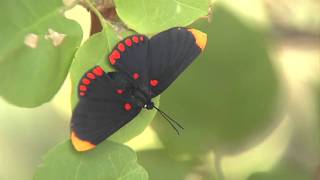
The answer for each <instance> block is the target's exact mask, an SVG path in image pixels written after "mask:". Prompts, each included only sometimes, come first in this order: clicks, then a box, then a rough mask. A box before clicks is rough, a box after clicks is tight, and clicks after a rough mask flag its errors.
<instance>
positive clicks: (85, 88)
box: [79, 85, 88, 91]
mask: <svg viewBox="0 0 320 180" xmlns="http://www.w3.org/2000/svg"><path fill="white" fill-rule="evenodd" d="M79 89H80V91H86V90H88V88H87V86H85V85H81V86H80V87H79Z"/></svg>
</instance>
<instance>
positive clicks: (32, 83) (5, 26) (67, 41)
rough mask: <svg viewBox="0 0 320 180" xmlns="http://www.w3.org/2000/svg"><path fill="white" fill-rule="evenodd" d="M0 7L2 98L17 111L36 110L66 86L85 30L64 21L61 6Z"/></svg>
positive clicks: (26, 0)
mask: <svg viewBox="0 0 320 180" xmlns="http://www.w3.org/2000/svg"><path fill="white" fill-rule="evenodd" d="M0 6H1V16H0V28H1V30H0V32H1V41H0V95H1V96H3V97H4V98H5V99H6V100H7V101H9V102H11V103H13V104H15V105H18V106H24V107H35V106H38V105H40V104H42V103H45V102H47V101H49V100H50V99H51V98H52V97H53V96H54V95H55V94H56V92H57V91H58V89H59V88H60V86H61V85H62V83H63V81H64V79H65V77H66V75H67V73H68V69H69V67H70V64H71V61H72V58H73V55H74V52H75V50H76V48H77V47H78V45H79V44H80V42H81V37H82V32H81V28H80V26H79V25H78V24H77V23H76V22H74V21H72V20H68V19H66V18H65V17H64V15H63V8H64V7H63V3H62V0H52V1H37V0H20V1H9V0H5V1H1V2H0ZM50 35H51V36H50Z"/></svg>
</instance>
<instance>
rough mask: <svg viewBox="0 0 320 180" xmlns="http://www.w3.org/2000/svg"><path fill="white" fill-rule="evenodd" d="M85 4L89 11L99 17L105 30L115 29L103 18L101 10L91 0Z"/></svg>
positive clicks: (86, 0) (87, 0) (85, 0)
mask: <svg viewBox="0 0 320 180" xmlns="http://www.w3.org/2000/svg"><path fill="white" fill-rule="evenodd" d="M84 2H85V3H86V4H87V6H88V7H89V9H90V10H91V11H92V12H93V13H94V14H95V15H96V16H97V17H98V19H99V21H100V23H101V26H102V28H103V29H105V28H113V26H112V24H111V23H110V22H109V21H107V20H106V19H105V18H104V17H103V16H102V14H101V13H100V12H99V10H98V9H97V8H96V7H95V6H94V5H93V3H92V2H91V0H84Z"/></svg>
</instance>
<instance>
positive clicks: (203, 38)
mask: <svg viewBox="0 0 320 180" xmlns="http://www.w3.org/2000/svg"><path fill="white" fill-rule="evenodd" d="M188 31H190V32H191V33H192V35H193V36H194V38H195V39H196V43H197V45H198V46H199V48H200V49H201V50H202V51H203V50H204V48H205V47H206V44H207V34H206V33H204V32H201V31H199V30H197V29H188Z"/></svg>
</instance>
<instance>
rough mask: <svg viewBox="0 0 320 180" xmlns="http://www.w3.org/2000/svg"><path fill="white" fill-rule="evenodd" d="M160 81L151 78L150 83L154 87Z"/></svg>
mask: <svg viewBox="0 0 320 180" xmlns="http://www.w3.org/2000/svg"><path fill="white" fill-rule="evenodd" d="M158 83H159V81H158V80H155V79H152V80H150V85H151V86H153V87H155V86H157V85H158Z"/></svg>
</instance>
